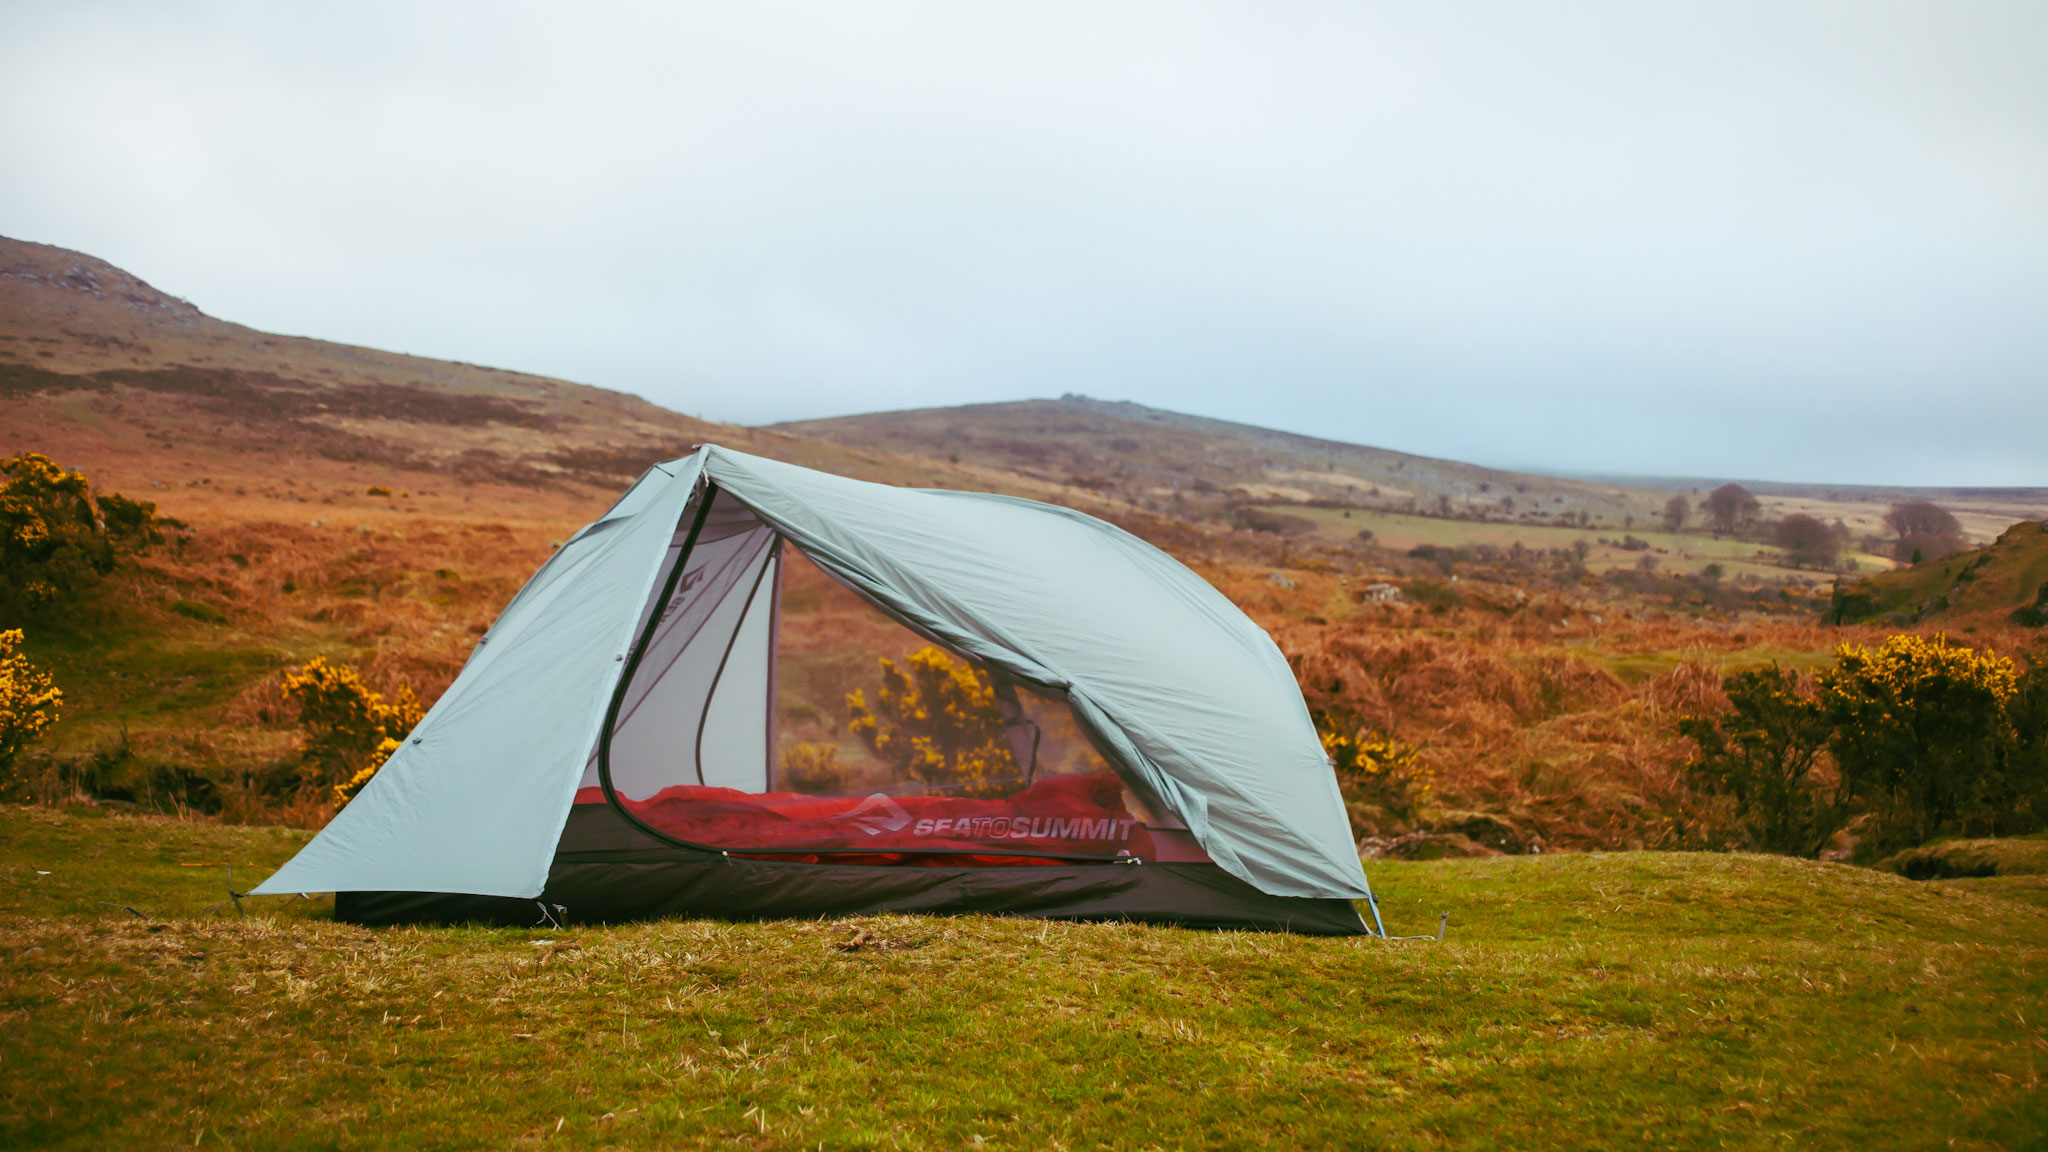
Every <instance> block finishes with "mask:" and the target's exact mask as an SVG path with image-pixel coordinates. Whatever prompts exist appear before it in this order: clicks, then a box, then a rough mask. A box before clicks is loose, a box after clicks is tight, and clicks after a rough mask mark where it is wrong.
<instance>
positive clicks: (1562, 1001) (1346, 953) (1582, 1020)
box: [0, 808, 2048, 1149]
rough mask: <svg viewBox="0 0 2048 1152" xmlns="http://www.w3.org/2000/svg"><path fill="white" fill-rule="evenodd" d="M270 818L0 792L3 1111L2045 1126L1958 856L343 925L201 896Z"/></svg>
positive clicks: (1606, 1129)
mask: <svg viewBox="0 0 2048 1152" xmlns="http://www.w3.org/2000/svg"><path fill="white" fill-rule="evenodd" d="M303 836H304V833H301V832H297V831H292V830H284V829H270V828H233V827H221V826H217V825H206V824H180V823H177V822H175V821H170V820H163V819H154V818H142V817H130V816H114V817H96V816H94V817H88V816H85V815H81V814H77V813H72V814H60V813H56V812H51V811H46V810H35V809H20V808H9V809H4V810H0V877H4V878H5V881H6V883H5V884H4V885H0V1143H6V1144H12V1145H15V1146H23V1145H33V1146H40V1147H53V1148H80V1149H84V1148H92V1149H101V1148H157V1147H167V1146H173V1145H178V1146H191V1145H193V1144H195V1143H197V1144H198V1145H199V1146H201V1147H211V1146H215V1145H216V1144H218V1145H219V1146H223V1147H236V1148H277V1147H291V1148H298V1147H308V1148H312V1147H317V1148H387V1147H388V1148H472V1147H507V1146H509V1147H528V1146H537V1145H540V1144H544V1143H551V1142H556V1141H560V1142H564V1143H565V1144H566V1145H567V1146H571V1147H620V1148H676V1147H685V1148H689V1147H727V1146H731V1145H735V1144H737V1145H740V1146H746V1147H760V1148H815V1147H818V1146H819V1145H821V1144H822V1145H823V1146H824V1147H825V1148H842V1149H843V1148H862V1147H870V1148H898V1147H900V1148H928V1147H935V1148H976V1147H986V1148H1072V1149H1079V1148H1097V1147H1108V1148H1143V1147H1159V1148H1182V1147H1199V1148H1236V1147H1285V1148H1308V1147H1316V1148H1321V1147H1387V1148H1435V1147H1443V1146H1453V1147H1462V1148H1516V1149H1530V1148H1533V1149H1544V1148H1560V1149H1563V1148H1642V1147H1660V1148H1661V1147H1673V1148H1709V1147H1729V1146H1732V1147H1764V1146H1779V1145H1783V1146H1791V1147H1800V1148H1923V1147H1934V1146H1954V1147H1963V1148H1994V1147H2006V1148H2018V1147H2028V1146H2039V1145H2038V1141H2039V1138H2040V1133H2041V1132H2043V1131H2044V1130H2048V1096H2044V1094H2043V1092H2042V1091H2041V1088H2040V1078H2039V1073H2038V1066H2039V1063H2040V1061H2041V1059H2042V1048H2043V1045H2044V1043H2048V1033H2044V1031H2043V1023H2044V1020H2043V1018H2044V1016H2048V1013H2044V1012H2043V1011H2042V1010H2041V1008H2040V1005H2041V1003H2042V1002H2043V999H2044V993H2048V973H2044V969H2043V960H2044V959H2048V910H2043V909H2040V908H2037V907H2034V906H2032V905H2030V904H2028V903H2026V902H2023V901H2018V900H2010V899H2005V898H2002V897H1999V896H1996V895H1991V894H1987V893H1986V892H1984V891H1981V890H1978V889H1975V888H1972V887H1970V885H1969V883H1966V882H1930V883H1924V884H1916V883H1913V882H1910V881H1907V880H1904V879H1901V878H1899V877H1897V876H1893V875H1890V874H1887V873H1883V872H1876V871H1867V870H1859V869H1852V868H1849V867H1845V866H1841V865H1830V864H1814V863H1806V862H1799V861H1791V860H1783V859H1775V858H1765V857H1752V856H1716V855H1671V854H1642V853H1623V854H1597V855H1582V856H1568V855H1556V856H1539V857H1502V858H1493V859H1486V860H1466V861H1443V862H1436V863H1430V864H1379V865H1376V866H1375V868H1374V871H1373V876H1374V880H1375V883H1376V884H1377V886H1378V888H1379V890H1380V892H1381V894H1382V900H1383V907H1384V908H1385V910H1386V912H1387V914H1388V915H1389V917H1391V918H1392V920H1393V927H1394V928H1395V930H1396V931H1408V932H1416V931H1422V930H1433V929H1434V927H1435V924H1436V919H1437V914H1438V913H1439V912H1443V911H1448V912H1449V913H1450V928H1449V931H1448V934H1447V936H1446V938H1445V939H1444V941H1443V942H1442V943H1436V942H1434V941H1411V942H1402V943H1387V942H1382V941H1378V940H1371V939H1351V940H1326V939H1308V938H1299V937H1288V936H1277V935H1261V934H1245V933H1228V932H1190V931H1181V930H1176V929H1168V928H1150V927H1138V926H1126V925H1075V924H1041V923H1032V922H1025V921H1012V920H1003V919H994V918H980V917H968V918H956V919H938V918H912V917H876V918H865V919H860V920H850V921H836V922H806V921H793V922H778V923H764V924H727V923H719V922H705V921H693V922H692V921H686V922H665V923H654V924H638V925H628V926H622V927H616V928H578V929H573V930H569V931H550V932H546V933H542V932H537V931H535V932H529V931H522V930H484V929H395V930H377V931H372V930H365V929H360V928H355V927H351V926H347V925H340V924H335V923H332V922H331V921H329V920H326V919H322V918H320V916H321V912H320V909H319V908H318V907H315V906H313V905H310V904H308V903H307V902H301V901H290V900H286V901H279V900H255V901H250V902H249V903H250V904H251V905H252V910H253V909H254V908H257V907H260V908H261V909H268V910H273V912H271V913H265V914H258V915H251V916H249V917H247V918H240V919H238V918H236V916H235V915H234V911H233V908H232V907H228V908H216V909H214V910H213V911H211V912H209V911H207V909H208V908H209V907H211V906H213V905H215V904H217V903H218V902H219V901H220V900H221V899H222V898H223V897H222V895H221V889H222V887H223V883H224V875H223V873H224V870H222V869H218V868H214V867H207V868H182V867H180V865H181V864H186V863H204V864H208V865H211V864H213V863H214V862H217V861H222V860H228V859H233V860H235V861H237V862H241V863H245V864H248V865H256V866H264V865H268V864H271V863H275V862H276V861H278V860H280V859H282V858H283V857H284V856H286V855H287V854H288V853H289V852H290V851H291V850H292V848H293V847H294V846H295V845H296V844H297V843H298V842H300V840H301V839H302V838H303ZM38 872H48V873H49V874H48V875H38V874H37V873H38ZM251 874H252V875H253V874H254V872H253V871H252V873H251ZM240 878H241V874H240V872H239V871H238V873H237V879H238V880H239V879H240ZM102 900H109V901H113V902H116V903H125V904H129V905H131V906H133V907H135V908H136V909H137V910H139V911H141V912H143V913H145V914H146V915H145V917H142V918H138V917H136V916H132V915H130V914H129V913H127V912H125V911H121V910H118V909H115V908H109V907H106V906H104V905H102V904H100V903H99V902H100V901H102ZM857 931H859V932H865V933H866V934H867V936H866V938H865V939H864V940H862V941H861V942H860V943H859V944H858V945H857V946H850V947H849V946H848V945H851V944H852V943H853V941H854V940H855V936H854V934H855V933H856V932H857ZM543 941H550V942H551V943H546V944H543V943H542V942H543Z"/></svg>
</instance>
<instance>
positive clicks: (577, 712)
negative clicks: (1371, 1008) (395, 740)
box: [254, 446, 1369, 934]
mask: <svg viewBox="0 0 2048 1152" xmlns="http://www.w3.org/2000/svg"><path fill="white" fill-rule="evenodd" d="M799 566H801V567H802V568H803V569H804V570H808V571H811V572H814V573H822V574H823V576H822V577H816V578H815V579H817V581H818V582H819V583H821V584H825V585H829V586H830V588H831V590H832V591H834V592H835V593H836V594H839V595H842V596H848V597H849V598H850V599H857V602H858V603H860V604H861V605H862V606H863V608H862V610H863V611H869V610H874V611H878V612H879V613H880V614H882V616H883V617H886V621H885V623H886V626H887V627H890V628H898V627H900V628H902V629H907V630H908V633H909V634H914V635H913V636H912V638H913V639H914V640H915V641H917V642H918V643H921V644H924V645H926V646H927V647H926V648H925V649H924V651H923V654H921V655H918V656H913V657H910V658H909V660H908V661H907V662H906V661H898V662H895V663H891V664H888V665H886V667H888V668H890V669H893V670H894V672H895V673H898V674H900V678H899V679H898V680H897V681H894V682H893V683H895V685H896V693H895V695H893V696H892V695H890V693H889V692H888V691H883V692H881V693H880V694H879V696H880V698H879V699H871V697H872V696H874V695H875V694H873V693H871V694H869V695H868V696H862V697H861V702H862V703H863V705H864V706H868V707H870V708H871V709H872V710H873V711H872V713H871V714H870V715H869V720H868V723H869V729H868V731H867V738H868V745H867V747H865V748H862V747H855V748H854V750H853V751H854V752H855V753H859V755H860V756H864V757H866V760H864V761H861V762H859V763H852V762H849V763H848V764H846V765H842V764H841V763H840V762H839V761H838V760H836V759H834V756H835V755H836V752H835V751H833V750H831V749H826V750H824V751H820V750H819V749H820V746H819V745H814V744H801V743H799V744H791V736H790V733H789V732H787V731H779V729H781V728H787V727H789V725H790V724H791V723H792V722H791V721H790V720H789V719H788V718H787V717H786V716H785V715H784V713H786V712H788V708H787V707H783V708H778V698H777V686H778V683H787V682H789V679H790V675H791V672H790V669H789V668H786V667H785V668H781V669H778V662H779V660H781V659H782V657H779V656H778V652H779V647H778V635H779V634H781V633H783V632H785V631H787V630H788V627H789V624H788V621H787V620H785V619H784V617H785V615H787V614H788V613H787V609H788V606H787V605H785V603H784V601H785V600H786V599H790V598H791V595H793V594H786V585H790V582H791V581H792V580H794V579H795V578H796V576H797V575H798V574H799ZM869 606H871V608H870V607H869ZM877 618H878V619H881V618H882V617H877ZM913 664H914V665H915V667H914V668H913V667H911V665H913ZM779 673H780V675H779ZM913 673H915V676H919V677H923V679H922V680H917V681H916V682H915V683H913V679H914V677H913V675H912V674H913ZM919 684H922V685H923V688H922V689H919V688H918V685H919ZM885 687H886V685H885ZM920 690H922V691H924V693H925V695H924V696H917V695H916V693H917V692H918V691H920ZM947 693H950V694H951V695H950V696H949V697H947V699H949V700H950V701H951V703H949V704H945V707H946V708H950V709H952V711H950V712H947V713H946V715H945V716H943V717H941V718H940V719H941V720H943V721H946V722H950V723H953V725H954V728H953V729H949V730H946V731H940V730H937V729H930V730H912V729H901V730H894V731H883V730H882V729H883V728H884V727H886V725H885V724H884V720H886V719H887V717H881V718H878V717H877V716H876V715H874V713H880V712H882V711H883V708H882V704H883V703H884V702H893V703H894V704H895V705H896V706H898V708H899V712H901V715H900V716H897V717H896V719H897V720H900V721H901V723H902V724H912V723H938V721H932V720H931V719H930V716H929V715H928V713H929V712H930V708H927V707H926V706H927V705H930V706H931V707H933V708H936V707H939V704H940V703H943V702H942V701H940V700H939V697H940V696H944V695H946V694H947ZM913 697H914V698H913ZM840 699H843V700H845V699H851V698H850V697H849V696H847V695H843V694H842V695H841V697H840ZM847 707H849V708H851V707H852V705H851V704H850V703H849V704H848V705H847ZM921 709H922V710H921ZM814 711H821V710H814ZM892 715H893V714H892ZM828 719H831V718H828ZM817 723H819V724H822V723H825V721H818V722H817ZM814 726H815V725H814ZM962 732H965V733H967V735H966V736H962V735H961V733H962ZM1061 732H1065V733H1068V734H1069V735H1070V736H1072V739H1071V740H1070V741H1069V744H1071V745H1074V747H1072V748H1069V749H1068V750H1067V751H1065V752H1062V753H1061V754H1060V756H1059V757H1058V758H1054V757H1051V756H1049V755H1048V754H1047V753H1046V746H1047V741H1048V740H1050V739H1052V738H1054V737H1057V736H1058V734H1059V733H1061ZM949 741H950V743H948V742H949ZM1055 742H1056V741H1055ZM970 745H971V746H972V747H969V746H970ZM329 891H331V892H335V893H337V898H336V914H337V916H339V917H340V918H342V919H345V920H351V921H356V922H360V923H395V922H422V921H425V922H457V921H468V920H482V921H489V922H498V923H525V924H532V923H536V922H538V923H548V922H550V921H554V922H568V921H588V922H599V921H614V920H622V919H632V918H640V917H648V916H662V915H704V916H721V917H730V918H756V917H781V916H816V915H827V914H842V913H869V912H883V911H911V912H916V911H923V912H992V913H1002V914H1014V915H1023V916H1034V917H1046V918H1062V919H1128V920H1140V921H1149V922H1159V923H1177V924H1184V925H1191V926H1237V927H1255V928H1265V929H1281V930H1292V931H1298V932H1308V933H1321V934H1351V933H1358V932H1362V931H1364V930H1365V929H1364V927H1363V924H1362V922H1361V921H1360V918H1359V915H1358V913H1357V910H1356V909H1355V908H1354V906H1353V905H1352V904H1351V900H1352V899H1354V898H1366V897H1368V896H1369V892H1368V889H1367V887H1366V880H1365V874H1364V871H1363V869H1362V868H1361V866H1360V864H1359V860H1358V856H1357V853H1356V852H1355V850H1354V849H1353V846H1352V844H1351V840H1350V836H1349V827H1348V823H1347V821H1346V817H1345V812H1344V806H1343V801H1342V798H1341V797H1340V795H1339V793H1338V789H1337V782H1336V778H1335V775H1334V773H1333V772H1332V770H1331V768H1330V765H1329V762H1328V760H1327V759H1326V758H1325V756H1324V754H1323V750H1322V746H1321V743H1320V741H1319V740H1318V739H1317V736H1316V732H1315V728H1314V725H1313V723H1312V722H1311V721H1310V718H1309V715H1308V711H1307V708H1306V706H1305V705H1304V704H1303V702H1302V698H1301V694H1300V690H1299V689H1298V688H1297V686H1296V684H1295V682H1294V677H1293V675H1292V673H1291V671H1290V670H1289V668H1288V665H1287V662H1286V659H1285V658H1284V657H1283V656H1282V655H1281V653H1280V651H1279V649H1278V648H1277V647H1276V646H1275V645H1274V644H1273V642H1272V640H1271V639H1270V638H1269V637H1268V636H1267V635H1266V634H1265V633H1264V632H1263V631H1262V630H1261V629H1260V628H1259V627H1258V626H1257V625H1256V624H1254V623H1252V621H1251V620H1250V619H1248V618H1247V617H1246V616H1245V615H1244V614H1243V613H1242V612H1240V611H1239V610H1238V609H1237V608H1236V607H1235V606H1234V605H1232V604H1231V603H1230V602H1229V601H1228V600H1226V599H1225V598H1224V597H1223V596H1222V594H1220V593H1218V592H1217V591H1216V590H1215V589H1214V588H1212V587H1210V586H1209V585H1208V584H1207V583H1205V582H1204V581H1203V580H1202V579H1201V578H1200V577H1198V576H1196V575H1195V574H1194V573H1193V572H1190V571H1189V570H1188V569H1187V568H1185V567H1183V566H1182V565H1181V564H1179V563H1178V562H1176V561H1175V560H1173V559H1172V558H1171V557H1169V556H1167V555H1166V554H1164V553H1163V552H1161V551H1159V550H1158V549H1156V548H1153V547H1152V546H1151V545H1149V544H1146V543H1144V542H1143V541H1141V540H1138V539H1137V538H1136V537H1133V536H1131V535H1130V534H1128V533H1126V532H1124V531H1122V530H1120V529H1118V528H1115V527H1113V526H1111V525H1109V524H1106V523H1103V522H1102V521H1100V520H1097V519H1094V518H1092V517H1090V516H1086V515H1084V514H1082V513H1079V512H1075V511H1072V510H1070V509H1066V508H1060V507H1055V506H1051V505H1046V504H1039V503H1035V502H1032V501H1027V500H1020V499H1015V498H1011V497H1006V496H996V495H988V494H982V493H970V492H957V491H950V490H934V489H907V488H896V487H891V486H888V485H882V484H873V483H866V482H862V481H857V480H851V479H847V478H844V477H840V476H834V475H830V474H827V473H823V472H817V471H813V470H810V469H806V468H801V467H797V466H795V465H790V464H784V463H779V462H776V461H772V460H766V459H762V458H759V457H755V456H750V455H746V454H743V453H739V452H734V451H731V450H728V449H724V448H719V447H715V446H706V447H703V448H700V449H699V450H697V451H696V452H694V453H693V454H691V455H690V456H687V457H685V458H682V459H679V460H674V461H670V462H667V463H664V464H661V465H658V466H656V467H654V468H652V469H650V470H649V471H648V472H647V473H646V474H645V475H644V476H642V477H641V478H640V479H639V480H638V481H637V482H636V483H635V484H634V485H633V486H632V487H631V488H630V489H629V490H628V491H627V492H626V493H625V495H624V496H622V497H621V498H620V499H619V501H618V502H617V503H616V504H615V505H613V506H612V508H611V509H610V510H609V511H608V512H606V513H605V515H604V516H603V517H602V518H601V519H599V520H597V521H596V522H595V523H592V524H590V525H589V526H587V527H585V528H584V529H582V530H581V531H580V532H578V533H577V534H576V535H575V536H574V537H572V538H571V539H570V540H568V541H567V542H566V543H564V544H563V545H562V546H561V548H560V549H559V550H558V551H557V552H556V553H555V554H554V555H553V556H552V557H551V558H550V559H549V560H548V562H547V563H546V564H545V565H544V566H543V567H542V568H541V569H540V571H539V572H537V573H536V574H535V575H534V576H533V578H532V579H531V580H530V581H529V582H528V583H527V584H526V586H525V587H524V588H522V589H521V590H520V591H519V593H518V594H517V595H516V596H515V597H514V598H513V599H512V601H511V603H510V604H509V605H507V606H506V608H505V610H504V612H503V613H502V614H501V615H500V616H499V617H498V619H497V621H496V622H495V623H494V624H493V625H492V627H491V628H490V630H489V632H488V633H487V634H486V635H485V636H484V637H483V639H482V640H481V641H480V642H479V643H478V645H477V648H476V650H475V652H474V653H473V654H472V655H471V657H470V659H469V661H468V663H467V664H466V665H465V666H464V667H463V669H462V672H461V675H460V676H458V677H457V679H456V680H455V682H454V683H453V684H452V685H451V686H450V687H449V689H448V691H447V692H446V693H445V694H444V695H442V697H441V698H440V700H439V701H437V702H436V703H435V705H434V706H433V708H432V709H431V710H430V711H429V712H428V713H427V715H426V717H425V719H423V720H422V721H421V722H420V724H419V726H418V727H417V728H416V729H415V730H414V731H413V732H412V733H411V734H410V735H409V736H408V737H407V738H406V740H405V741H404V742H403V743H402V744H401V745H400V746H399V749H398V751H397V752H395V753H393V754H392V755H391V757H390V758H389V760H388V761H386V763H385V764H384V765H383V767H382V768H381V769H380V770H379V771H378V772H377V774H376V775H375V776H374V777H373V778H372V779H371V780H370V781H369V783H368V784H367V785H365V786H364V788H363V789H362V791H361V792H360V793H358V794H357V796H356V797H355V798H354V799H353V800H352V801H351V802H350V803H349V804H348V805H347V807H345V808H343V809H342V810H341V811H340V812H339V813H337V814H336V816H335V818H334V819H333V820H332V821H331V822H330V823H329V824H328V825H327V827H326V828H325V829H323V830H322V831H321V832H320V834H319V835H318V836H316V837H314V839H313V840H312V841H311V842H310V843H308V844H307V845H306V846H305V848H304V849H302V850H301V851H300V852H299V853H298V855H296V856H294V857H293V858H292V859H291V860H290V861H289V862H287V863H286V864H285V865H284V867H283V868H281V869H279V870H278V871H277V873H276V874H274V875H272V876H271V877H270V878H269V879H267V880H265V881H264V882H263V883H262V884H260V885H258V886H257V887H256V888H255V889H254V892H255V893H256V894H259V895H260V894H267V893H291V892H329Z"/></svg>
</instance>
